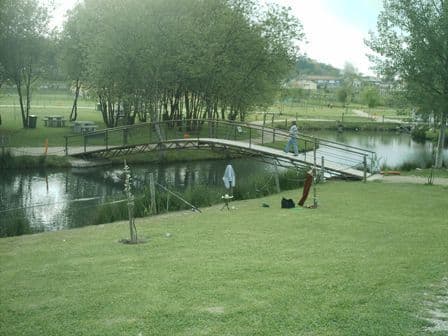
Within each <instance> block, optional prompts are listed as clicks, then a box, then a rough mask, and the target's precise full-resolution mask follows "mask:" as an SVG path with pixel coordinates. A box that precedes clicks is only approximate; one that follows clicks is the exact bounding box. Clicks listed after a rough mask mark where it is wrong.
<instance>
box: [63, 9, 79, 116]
mask: <svg viewBox="0 0 448 336" xmlns="http://www.w3.org/2000/svg"><path fill="white" fill-rule="evenodd" d="M76 10H79V7H75V8H74V9H73V11H76ZM78 16H79V15H76V14H74V13H73V12H72V13H71V14H69V15H68V19H67V20H66V21H65V23H64V29H63V31H62V36H61V37H60V38H59V63H60V64H61V68H62V69H63V72H64V73H65V75H66V76H67V77H68V78H69V79H70V80H72V81H73V82H74V89H75V96H74V99H73V105H72V110H71V112H70V116H69V120H70V121H75V120H76V118H77V117H78V98H79V93H80V90H81V85H82V83H83V81H84V78H85V76H86V74H85V72H86V66H85V62H86V57H85V49H84V48H83V47H84V45H83V43H82V26H81V24H82V21H80V20H76V19H77V18H78Z"/></svg>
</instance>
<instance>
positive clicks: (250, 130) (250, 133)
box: [249, 128, 252, 148]
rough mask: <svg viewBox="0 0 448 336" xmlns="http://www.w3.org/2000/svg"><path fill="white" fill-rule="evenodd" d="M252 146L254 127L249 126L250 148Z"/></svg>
mask: <svg viewBox="0 0 448 336" xmlns="http://www.w3.org/2000/svg"><path fill="white" fill-rule="evenodd" d="M251 147H252V128H249V148H251Z"/></svg>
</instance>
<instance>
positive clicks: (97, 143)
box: [65, 119, 375, 171]
mask: <svg viewBox="0 0 448 336" xmlns="http://www.w3.org/2000/svg"><path fill="white" fill-rule="evenodd" d="M194 138H197V139H199V138H219V139H226V140H236V141H245V142H248V143H249V146H252V144H259V145H268V146H271V147H272V146H273V147H276V148H279V149H283V147H284V144H285V143H286V141H287V140H288V138H289V134H288V132H287V131H285V130H281V129H276V128H272V127H266V126H262V125H256V124H248V123H238V122H232V121H225V120H202V119H200V120H198V119H192V120H186V119H182V120H167V121H159V122H148V123H140V124H135V125H126V126H120V127H115V128H108V129H103V130H98V131H95V132H91V133H86V134H76V135H72V136H66V137H65V139H66V142H65V143H66V148H65V149H66V154H67V155H71V154H77V153H88V152H92V151H107V150H110V149H114V148H115V149H116V148H129V147H132V146H137V145H141V144H158V143H162V142H165V141H169V140H174V139H194ZM297 140H298V143H299V144H300V145H301V146H300V147H301V148H303V149H304V155H305V156H306V155H310V154H307V152H308V151H313V150H314V149H316V151H314V152H313V155H317V158H316V159H317V160H319V161H320V160H322V157H324V158H325V160H326V161H327V162H336V163H341V164H344V165H346V166H349V167H354V168H360V169H367V170H370V171H372V169H373V164H374V158H375V152H373V151H371V150H368V149H364V148H360V147H355V146H351V145H346V144H343V143H339V142H336V141H331V140H327V139H322V138H317V137H314V136H311V135H307V134H303V133H301V132H300V133H299V135H298V138H297ZM269 144H274V145H269ZM74 148H76V150H74ZM314 153H316V154H314Z"/></svg>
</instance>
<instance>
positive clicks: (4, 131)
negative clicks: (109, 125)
mask: <svg viewBox="0 0 448 336" xmlns="http://www.w3.org/2000/svg"><path fill="white" fill-rule="evenodd" d="M72 104H73V97H72V95H70V94H69V93H67V92H65V91H56V92H54V91H45V90H44V91H39V92H36V93H35V94H34V96H33V98H32V101H31V111H30V114H31V115H36V116H37V125H36V128H35V129H24V128H23V125H22V117H21V112H20V106H19V103H18V98H17V94H16V93H15V92H12V91H8V92H7V93H3V94H0V114H1V117H2V125H1V126H0V135H4V136H8V137H9V145H10V146H12V147H21V146H29V147H43V146H44V144H45V140H46V139H48V144H49V146H63V145H64V144H65V139H64V136H65V135H71V134H73V131H72V128H71V127H70V124H69V123H68V122H66V124H65V127H60V128H53V127H45V126H44V121H43V119H44V117H45V116H51V115H61V116H63V117H64V118H65V119H66V120H68V119H69V116H70V112H71V108H72ZM78 106H79V109H78V120H92V121H94V122H95V123H96V124H97V125H98V126H99V128H100V129H101V128H104V127H105V126H104V123H103V120H102V116H101V113H100V112H99V111H96V110H95V102H94V101H92V100H88V99H83V98H80V100H79V102H78Z"/></svg>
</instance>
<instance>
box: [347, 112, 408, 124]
mask: <svg viewBox="0 0 448 336" xmlns="http://www.w3.org/2000/svg"><path fill="white" fill-rule="evenodd" d="M352 111H353V113H354V114H356V115H357V116H358V117H364V118H369V119H370V120H373V121H376V122H391V123H402V122H403V120H400V119H390V118H384V119H383V116H380V115H375V114H369V113H367V112H365V111H362V110H352Z"/></svg>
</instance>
